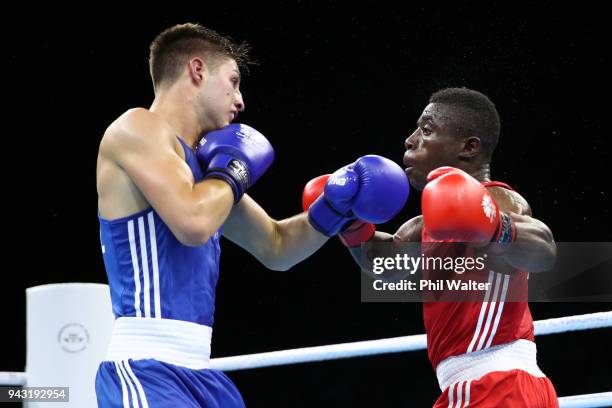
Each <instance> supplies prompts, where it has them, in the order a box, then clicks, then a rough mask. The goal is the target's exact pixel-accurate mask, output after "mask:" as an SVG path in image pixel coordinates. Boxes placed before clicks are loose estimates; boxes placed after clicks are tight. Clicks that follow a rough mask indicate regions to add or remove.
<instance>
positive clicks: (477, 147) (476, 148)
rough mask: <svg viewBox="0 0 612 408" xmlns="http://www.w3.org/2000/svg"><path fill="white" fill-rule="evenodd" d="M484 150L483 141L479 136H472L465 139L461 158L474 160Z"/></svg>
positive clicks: (460, 154)
mask: <svg viewBox="0 0 612 408" xmlns="http://www.w3.org/2000/svg"><path fill="white" fill-rule="evenodd" d="M481 151H482V143H481V141H480V138H479V137H476V136H470V137H467V138H465V139H463V146H462V149H461V151H460V152H459V158H460V159H463V160H472V159H474V158H475V157H477V156H478V155H480V152H481Z"/></svg>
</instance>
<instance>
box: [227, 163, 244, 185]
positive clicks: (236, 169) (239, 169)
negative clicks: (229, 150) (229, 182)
mask: <svg viewBox="0 0 612 408" xmlns="http://www.w3.org/2000/svg"><path fill="white" fill-rule="evenodd" d="M227 167H228V168H229V169H230V170H231V171H232V172H233V173H234V174H235V175H236V177H237V178H238V179H239V180H240V183H241V184H242V185H243V187H244V189H247V188H248V186H249V171H248V170H247V167H246V165H245V164H244V163H243V162H241V161H240V160H235V159H234V160H232V161H231V162H229V164H228V165H227Z"/></svg>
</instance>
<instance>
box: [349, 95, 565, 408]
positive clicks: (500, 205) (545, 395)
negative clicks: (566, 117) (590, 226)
mask: <svg viewBox="0 0 612 408" xmlns="http://www.w3.org/2000/svg"><path fill="white" fill-rule="evenodd" d="M499 132H500V121H499V116H498V113H497V110H496V108H495V106H494V104H493V103H492V102H491V101H490V100H489V98H488V97H487V96H485V95H483V94H482V93H480V92H476V91H473V90H469V89H465V88H449V89H444V90H441V91H439V92H436V93H435V94H433V95H432V96H431V98H430V100H429V104H428V105H427V107H425V109H424V111H423V113H422V114H421V116H420V118H419V119H418V121H417V128H416V130H415V131H414V132H413V133H412V134H411V135H410V136H409V137H408V138H407V139H406V142H405V146H406V153H405V155H404V164H405V165H406V166H407V169H406V174H407V175H408V177H409V179H410V183H411V185H412V186H413V187H414V188H416V189H418V190H423V195H422V203H421V204H422V215H421V216H418V217H414V218H412V219H411V220H409V221H408V222H406V223H405V224H404V225H402V226H401V227H400V228H399V230H398V231H397V232H396V233H395V234H394V235H391V234H386V233H383V232H375V230H374V226H373V225H371V224H366V223H363V222H361V223H359V222H356V223H354V224H353V225H352V226H351V228H348V229H346V230H345V231H344V232H343V233H342V235H341V237H342V242H343V243H344V244H345V245H347V246H348V247H349V248H350V250H351V253H352V255H353V256H354V258H355V259H356V260H357V262H360V260H361V259H362V258H361V247H360V245H361V243H363V242H366V241H379V242H380V241H384V242H396V243H403V242H421V253H422V254H423V256H430V257H431V256H437V257H448V256H451V257H453V256H454V257H457V256H470V255H472V256H473V255H474V254H479V253H480V254H482V253H487V254H488V258H487V259H486V263H485V268H484V269H483V270H482V271H480V272H478V273H477V272H474V271H469V272H465V274H466V275H467V274H471V275H472V276H473V277H474V278H475V279H476V280H479V281H481V282H485V283H488V285H487V287H488V289H487V290H486V292H484V291H483V292H482V294H481V295H480V297H479V298H478V299H477V301H461V302H459V301H450V302H449V301H444V302H442V301H426V302H424V303H423V317H424V322H425V328H426V331H427V351H428V355H429V359H430V361H431V363H432V365H433V368H434V370H435V371H436V375H437V377H438V382H439V384H440V388H441V390H442V395H441V396H440V397H439V398H438V400H437V401H436V403H435V405H434V408H442V407H444V408H446V407H468V406H469V407H496V408H501V407H513V408H515V407H534V408H535V407H558V402H557V397H556V393H555V390H554V388H553V386H552V384H551V382H550V380H549V379H548V378H546V376H545V375H544V374H543V373H542V371H540V369H539V368H538V365H537V362H536V345H535V342H534V329H533V320H532V317H531V313H530V311H529V306H528V303H527V299H526V297H523V298H522V299H519V300H518V301H517V300H516V299H514V298H512V297H511V293H515V294H516V293H519V294H520V293H522V294H526V291H527V278H528V273H529V272H541V271H545V270H549V269H551V268H552V266H553V264H554V260H555V256H556V248H555V245H554V240H553V236H552V233H551V231H550V229H549V228H548V227H547V226H546V225H545V224H544V223H542V222H541V221H538V220H537V219H535V218H533V216H532V213H531V208H530V207H529V204H528V203H527V201H526V200H525V199H524V198H523V197H522V196H521V195H520V194H519V193H517V192H516V191H514V190H513V189H512V188H511V187H510V186H508V185H507V184H505V183H502V182H498V181H491V176H490V173H491V171H490V163H491V157H492V154H493V151H494V149H495V147H496V145H497V141H498V138H499ZM446 243H453V244H446ZM455 243H457V244H455ZM369 255H370V256H371V254H369ZM418 255H421V254H418ZM362 266H364V265H362ZM429 272H430V271H427V270H423V271H422V273H423V277H424V278H426V277H427V274H428V273H429ZM451 273H454V272H452V271H451ZM462 276H463V275H462ZM424 294H425V293H424Z"/></svg>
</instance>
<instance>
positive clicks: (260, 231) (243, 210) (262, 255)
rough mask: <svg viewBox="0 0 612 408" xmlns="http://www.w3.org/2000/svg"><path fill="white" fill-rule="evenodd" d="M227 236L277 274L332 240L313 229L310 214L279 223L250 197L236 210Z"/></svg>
mask: <svg viewBox="0 0 612 408" xmlns="http://www.w3.org/2000/svg"><path fill="white" fill-rule="evenodd" d="M223 235H224V236H225V237H226V238H228V239H229V240H231V241H232V242H234V243H236V244H237V245H239V246H241V247H242V248H244V249H245V250H247V251H248V252H250V253H251V254H252V255H253V256H255V258H257V259H258V260H259V261H260V262H261V263H262V264H264V265H265V266H266V267H267V268H269V269H272V270H277V271H286V270H287V269H289V268H291V267H292V266H293V265H295V264H297V263H299V262H301V261H303V260H304V259H306V258H308V257H309V256H310V255H312V254H313V253H314V252H315V251H316V250H317V249H319V248H320V247H321V246H322V245H323V244H324V243H325V242H326V241H327V240H328V237H326V236H324V235H323V234H321V233H319V232H317V231H316V230H315V229H314V228H312V226H311V225H310V223H309V222H308V217H307V215H306V213H302V214H298V215H295V216H293V217H291V218H287V219H284V220H281V221H276V220H274V219H272V218H271V217H270V216H269V215H268V214H267V213H266V212H265V211H264V209H263V208H261V207H260V206H259V204H257V203H256V202H255V201H254V200H253V199H252V198H251V197H249V196H248V195H246V194H245V195H244V196H243V198H242V200H240V202H239V203H238V204H236V205H235V206H234V209H233V210H232V212H231V214H230V216H229V217H228V219H227V222H226V223H225V225H224V227H223Z"/></svg>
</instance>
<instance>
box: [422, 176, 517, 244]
mask: <svg viewBox="0 0 612 408" xmlns="http://www.w3.org/2000/svg"><path fill="white" fill-rule="evenodd" d="M427 180H428V181H429V183H427V185H426V186H425V188H424V189H423V196H422V201H421V207H422V211H423V224H424V225H425V228H427V231H428V232H429V234H430V236H431V237H432V238H433V239H435V240H440V241H450V242H453V241H455V242H477V243H488V242H491V241H493V242H496V243H498V244H501V246H502V247H503V248H505V247H507V245H508V244H510V243H512V242H513V241H514V240H515V239H516V227H515V225H514V223H513V222H512V219H511V218H510V217H509V216H508V215H507V214H504V213H502V212H500V211H499V208H498V207H497V203H496V202H495V200H494V199H493V197H492V196H491V194H489V192H488V191H487V189H486V187H484V186H483V185H482V184H480V182H479V181H478V180H476V179H475V178H473V177H472V176H470V175H469V174H467V173H466V172H464V171H462V170H459V169H456V168H453V167H440V168H438V169H435V170H433V171H432V172H431V173H429V175H428V176H427ZM503 248H502V249H503Z"/></svg>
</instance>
